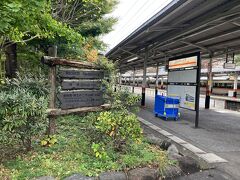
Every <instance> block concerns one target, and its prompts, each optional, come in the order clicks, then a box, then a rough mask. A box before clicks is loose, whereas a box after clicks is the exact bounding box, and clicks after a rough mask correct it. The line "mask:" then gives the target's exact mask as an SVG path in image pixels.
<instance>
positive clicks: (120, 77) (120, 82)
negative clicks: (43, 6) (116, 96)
mask: <svg viewBox="0 0 240 180" xmlns="http://www.w3.org/2000/svg"><path fill="white" fill-rule="evenodd" d="M121 85H122V74H121V73H119V90H120V91H121Z"/></svg>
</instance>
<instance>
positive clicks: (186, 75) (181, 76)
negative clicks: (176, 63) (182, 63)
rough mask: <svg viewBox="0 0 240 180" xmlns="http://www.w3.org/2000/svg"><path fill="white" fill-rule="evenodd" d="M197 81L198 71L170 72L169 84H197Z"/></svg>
mask: <svg viewBox="0 0 240 180" xmlns="http://www.w3.org/2000/svg"><path fill="white" fill-rule="evenodd" d="M196 80H197V69H191V70H185V71H169V72H168V82H179V83H196Z"/></svg>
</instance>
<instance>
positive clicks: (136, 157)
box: [0, 116, 174, 179]
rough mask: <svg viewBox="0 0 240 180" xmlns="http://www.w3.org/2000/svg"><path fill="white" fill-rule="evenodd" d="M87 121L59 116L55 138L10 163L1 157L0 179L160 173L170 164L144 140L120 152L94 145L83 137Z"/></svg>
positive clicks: (42, 140)
mask: <svg viewBox="0 0 240 180" xmlns="http://www.w3.org/2000/svg"><path fill="white" fill-rule="evenodd" d="M87 121H88V118H86V117H80V116H64V117H59V118H58V119H57V123H58V131H57V134H56V136H53V137H50V139H49V138H46V137H40V138H37V139H35V141H34V145H33V147H34V149H33V150H32V151H30V152H28V153H26V154H23V153H18V154H16V158H14V159H13V160H8V159H6V158H5V160H4V162H3V163H2V165H1V166H0V169H1V170H0V179H32V178H37V177H41V176H52V177H54V178H57V179H64V178H66V177H68V176H71V175H73V174H76V173H80V174H82V175H85V176H98V175H99V174H101V173H103V172H109V171H114V172H117V171H123V172H127V171H129V170H131V169H134V168H139V167H148V168H153V169H157V170H158V171H159V173H160V174H162V172H164V169H165V168H166V167H167V166H169V165H171V164H173V163H174V161H170V160H169V159H168V157H167V154H166V151H163V150H161V149H160V148H159V147H158V146H155V145H150V144H148V143H147V142H145V141H144V140H143V142H139V143H132V144H131V145H130V146H129V147H126V148H124V149H123V150H122V151H115V150H114V149H113V148H112V147H111V146H109V147H107V146H105V147H98V146H99V144H96V145H95V146H94V145H93V144H94V143H93V142H92V139H91V138H90V137H89V136H88V135H87V134H88V133H89V131H90V130H89V129H88V127H87V126H86V124H88V123H87ZM96 149H97V150H96Z"/></svg>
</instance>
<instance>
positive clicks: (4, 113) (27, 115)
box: [0, 89, 47, 150]
mask: <svg viewBox="0 0 240 180" xmlns="http://www.w3.org/2000/svg"><path fill="white" fill-rule="evenodd" d="M46 109H47V101H46V99H45V98H44V97H40V98H37V97H36V96H35V95H33V94H32V93H29V92H28V91H26V90H24V89H14V90H12V91H9V92H0V134H1V136H0V142H1V143H2V144H9V143H13V142H14V141H20V142H21V143H22V145H23V146H24V147H25V148H26V149H27V150H30V149H31V140H32V137H33V136H34V135H37V134H39V133H40V132H42V130H45V127H46V124H47V123H46V119H47V114H46Z"/></svg>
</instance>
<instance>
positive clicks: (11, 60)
mask: <svg viewBox="0 0 240 180" xmlns="http://www.w3.org/2000/svg"><path fill="white" fill-rule="evenodd" d="M0 17H1V19H0V53H3V52H4V51H5V53H6V57H7V62H6V64H7V65H8V67H7V70H8V73H10V74H9V77H11V76H12V75H13V74H14V71H15V69H16V43H22V44H24V43H27V42H29V41H31V40H33V39H41V38H47V39H54V38H55V37H65V38H66V39H67V40H68V41H74V42H77V43H81V41H82V36H81V35H80V34H79V33H78V32H76V31H74V30H73V29H72V28H70V27H69V26H67V25H66V24H64V23H62V22H58V21H57V20H55V19H54V18H53V17H52V16H51V3H49V1H48V0H38V1H36V0H1V1H0Z"/></svg>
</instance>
